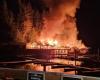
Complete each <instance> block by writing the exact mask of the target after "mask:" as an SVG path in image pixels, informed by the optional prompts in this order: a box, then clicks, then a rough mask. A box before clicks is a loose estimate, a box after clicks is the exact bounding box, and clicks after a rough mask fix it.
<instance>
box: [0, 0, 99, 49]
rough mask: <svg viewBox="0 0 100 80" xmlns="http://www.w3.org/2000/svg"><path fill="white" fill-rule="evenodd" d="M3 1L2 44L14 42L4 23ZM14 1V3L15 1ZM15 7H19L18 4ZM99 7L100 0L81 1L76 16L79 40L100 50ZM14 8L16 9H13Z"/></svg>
mask: <svg viewBox="0 0 100 80" xmlns="http://www.w3.org/2000/svg"><path fill="white" fill-rule="evenodd" d="M2 1H3V0H0V9H1V10H0V43H3V42H10V41H12V38H11V37H10V27H9V26H8V25H7V24H6V23H5V21H3V17H2V14H1V13H2V8H1V6H2V3H1V2H2ZM9 1H11V0H8V2H9ZM12 1H13V2H14V0H12ZM35 1H36V0H35ZM37 1H38V0H37ZM14 3H15V2H14ZM15 5H17V3H16V4H15ZM15 5H14V6H15ZM35 5H36V4H35ZM39 5H40V4H39ZM99 5H100V4H99V0H81V5H80V10H78V12H77V14H76V17H77V25H78V30H79V38H80V39H82V40H83V42H85V44H86V45H87V46H89V47H96V48H97V47H99V48H100V22H99V21H100V20H99V19H100V14H99V10H100V9H99ZM37 7H38V6H37ZM14 8H15V7H13V8H12V9H14ZM15 13H16V10H15Z"/></svg>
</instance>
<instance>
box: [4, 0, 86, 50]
mask: <svg viewBox="0 0 100 80" xmlns="http://www.w3.org/2000/svg"><path fill="white" fill-rule="evenodd" d="M17 3H18V6H17V7H19V13H18V14H17V17H16V18H15V17H14V13H13V11H11V10H10V9H8V8H7V6H8V4H7V3H6V2H5V3H4V11H5V12H4V15H6V17H5V18H6V21H7V23H8V24H9V25H10V26H11V28H12V32H13V34H12V36H13V37H14V39H15V41H16V42H20V43H24V44H26V48H27V49H34V48H66V47H67V48H68V47H69V48H72V47H77V48H79V49H81V48H86V46H85V45H84V43H83V42H82V40H79V39H78V37H77V36H78V30H77V27H76V18H75V14H76V10H77V9H78V8H79V5H80V0H27V1H26V0H17ZM35 4H36V5H35Z"/></svg>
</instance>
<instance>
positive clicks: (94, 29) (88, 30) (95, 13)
mask: <svg viewBox="0 0 100 80" xmlns="http://www.w3.org/2000/svg"><path fill="white" fill-rule="evenodd" d="M99 5H100V4H99V0H82V1H81V5H80V10H79V11H78V13H77V21H78V22H77V24H78V30H79V33H80V34H79V37H81V39H82V40H83V41H84V42H85V43H86V44H87V45H88V46H90V47H95V48H97V47H99V48H100V22H99V21H100V9H99V7H100V6H99Z"/></svg>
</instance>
